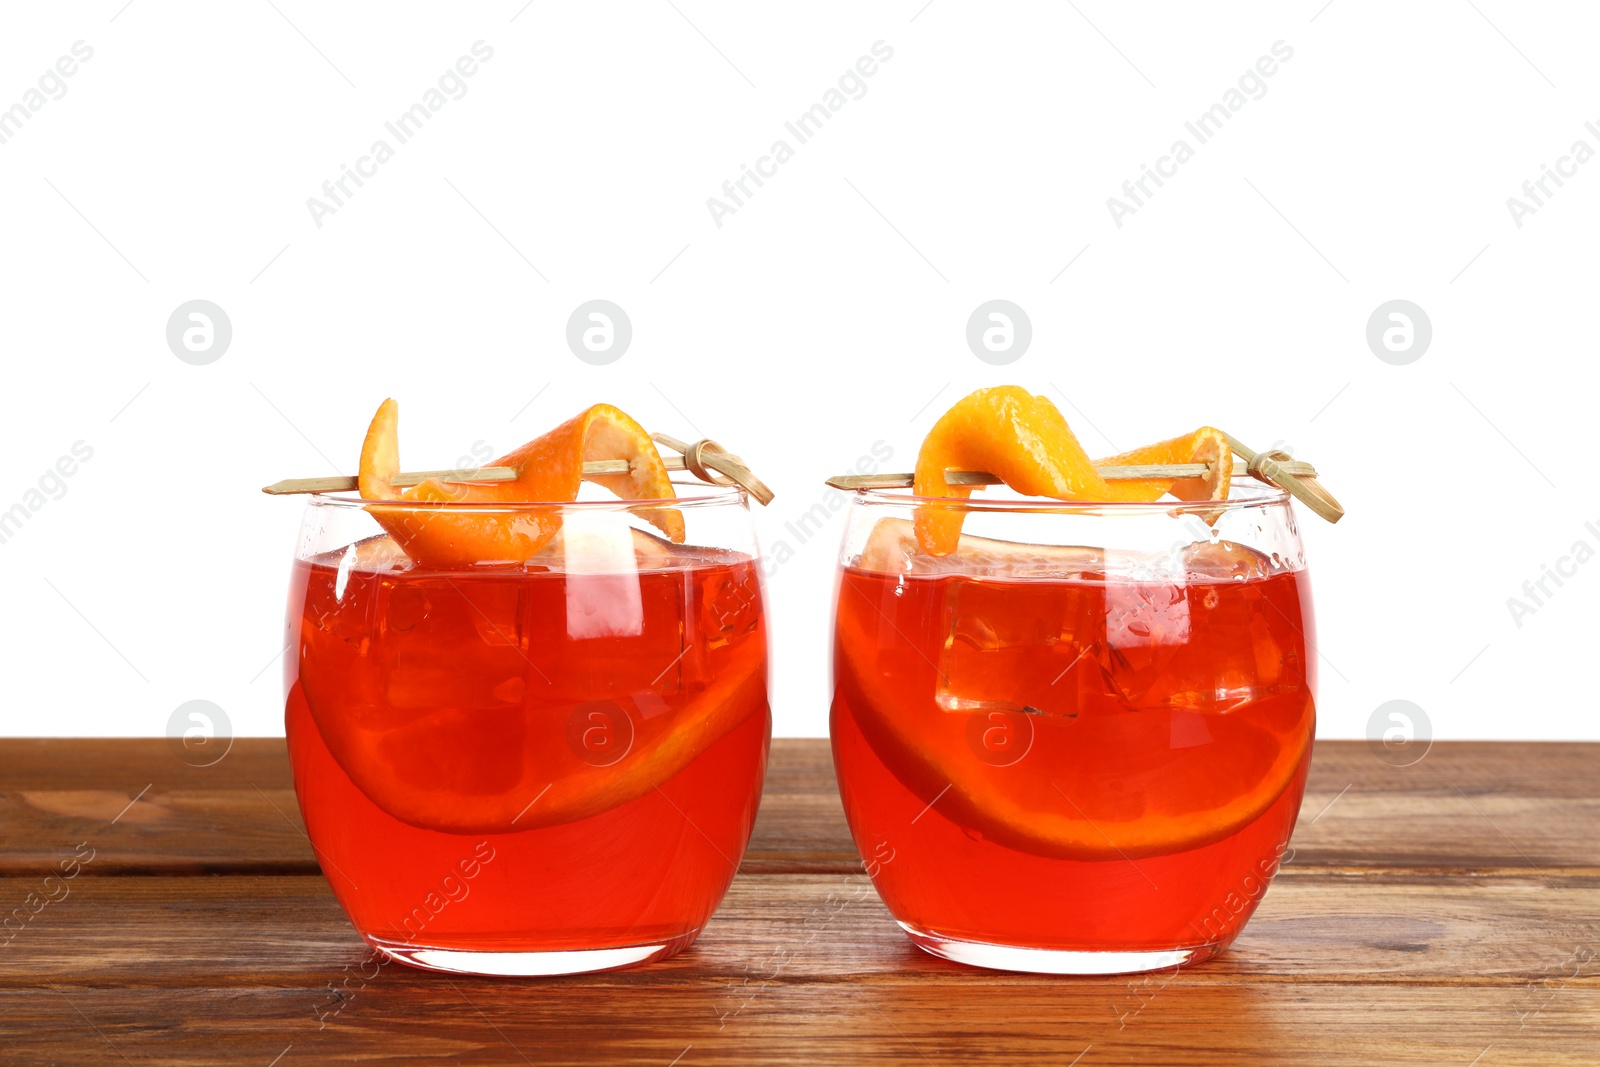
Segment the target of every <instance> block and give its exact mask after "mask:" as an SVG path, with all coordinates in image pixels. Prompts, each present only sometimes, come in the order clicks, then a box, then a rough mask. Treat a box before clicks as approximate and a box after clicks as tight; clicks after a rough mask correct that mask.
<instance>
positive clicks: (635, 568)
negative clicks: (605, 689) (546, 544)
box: [561, 512, 644, 641]
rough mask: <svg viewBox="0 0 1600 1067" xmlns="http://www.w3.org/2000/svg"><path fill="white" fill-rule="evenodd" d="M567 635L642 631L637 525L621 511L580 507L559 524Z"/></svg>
mask: <svg viewBox="0 0 1600 1067" xmlns="http://www.w3.org/2000/svg"><path fill="white" fill-rule="evenodd" d="M561 541H562V545H561V569H562V570H563V571H564V572H565V573H566V576H567V581H566V587H567V636H568V637H569V638H571V639H572V640H574V641H582V640H585V639H588V638H594V637H637V636H638V635H639V634H640V633H642V632H643V631H644V605H643V603H642V602H641V601H640V599H639V560H638V557H637V556H636V555H635V551H634V538H633V529H632V527H630V526H629V525H628V523H627V520H626V519H625V518H624V517H623V516H621V515H618V514H614V513H607V512H599V513H585V512H576V513H574V514H571V515H568V516H566V517H565V519H564V521H563V522H562V525H561Z"/></svg>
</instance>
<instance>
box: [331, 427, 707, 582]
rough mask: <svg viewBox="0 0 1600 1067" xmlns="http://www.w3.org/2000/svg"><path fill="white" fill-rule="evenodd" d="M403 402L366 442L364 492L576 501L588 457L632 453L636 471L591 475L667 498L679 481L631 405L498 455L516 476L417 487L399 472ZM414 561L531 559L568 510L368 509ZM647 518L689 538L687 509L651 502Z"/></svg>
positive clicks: (618, 490) (393, 497)
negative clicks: (406, 484) (399, 485)
mask: <svg viewBox="0 0 1600 1067" xmlns="http://www.w3.org/2000/svg"><path fill="white" fill-rule="evenodd" d="M399 424H400V408H399V405H398V404H396V403H395V402H394V401H393V400H385V401H384V402H383V403H382V404H380V405H379V406H378V410H377V413H376V414H374V415H373V417H372V423H371V424H370V425H369V426H368V428H367V436H366V439H365V440H364V441H363V442H362V445H361V466H360V471H359V477H358V479H357V482H358V486H359V490H360V493H361V496H362V497H363V498H364V499H367V500H372V501H393V502H395V503H403V504H408V505H410V504H450V503H456V504H460V503H469V504H517V503H525V502H551V503H561V502H566V501H572V500H576V499H578V489H579V487H580V486H581V485H582V484H583V481H584V477H585V476H584V473H583V465H584V463H586V462H588V461H590V460H608V459H625V460H627V461H628V465H629V469H628V470H627V471H625V472H622V473H618V474H599V475H593V476H591V477H590V478H589V480H590V481H593V482H595V483H597V484H599V485H601V486H603V487H605V488H606V489H608V490H610V491H611V492H613V493H615V494H616V495H617V496H619V497H621V498H622V499H624V500H669V499H671V498H672V497H673V496H674V495H676V494H675V493H674V491H673V487H672V482H671V480H670V478H669V477H668V475H667V469H666V466H665V465H664V464H663V463H662V462H661V454H660V453H659V452H657V451H656V447H655V444H654V443H653V442H652V441H651V440H650V435H649V433H647V432H646V431H645V429H644V427H642V426H640V425H639V424H638V423H637V422H635V421H634V420H633V419H632V418H630V417H629V416H628V415H627V414H626V413H625V412H623V411H621V410H620V409H618V408H615V407H612V406H611V405H610V404H596V405H594V406H593V407H591V408H588V409H587V410H585V411H582V412H580V413H579V414H577V415H575V416H574V417H572V418H570V419H568V420H567V421H566V422H564V423H562V424H561V425H560V426H557V427H556V428H555V429H553V430H551V431H549V432H548V433H546V434H543V435H541V436H539V437H536V438H534V439H533V440H532V441H529V442H528V443H527V444H525V445H523V446H522V447H520V448H517V449H515V450H513V451H512V452H509V453H507V454H506V455H504V456H502V457H501V458H499V459H497V460H495V461H494V462H493V463H492V464H491V466H496V467H510V468H512V469H513V470H515V471H516V472H517V477H516V478H515V479H514V480H512V481H508V482H491V483H466V482H454V483H446V482H441V481H439V480H438V479H436V478H430V479H428V480H427V481H425V482H422V483H421V484H419V485H416V486H414V487H412V488H410V489H396V488H395V486H394V483H393V479H394V476H395V475H396V474H397V473H399V470H400V446H399ZM368 510H369V511H371V512H372V514H373V516H374V518H376V519H377V520H378V522H379V524H381V525H382V526H383V528H384V529H385V530H387V531H388V532H389V535H390V536H391V537H393V538H394V539H395V541H396V542H397V543H399V545H400V547H401V548H403V549H404V550H405V552H406V554H407V555H408V556H410V557H411V558H412V559H414V560H416V561H418V562H420V563H425V564H427V565H430V566H445V565H470V564H475V563H494V562H516V563H520V562H524V561H526V560H527V559H528V558H529V557H531V556H533V555H534V554H535V553H537V552H538V551H539V550H540V549H541V548H543V547H544V546H545V545H546V544H547V543H549V541H550V539H551V538H553V537H554V536H555V535H556V533H557V532H558V531H559V530H560V529H561V516H560V513H559V512H558V511H556V510H554V509H552V510H551V511H549V512H538V511H515V510H506V511H495V510H492V509H489V508H485V509H483V511H482V513H481V514H480V513H473V512H472V511H471V510H466V509H463V510H459V511H449V510H444V509H439V510H437V511H435V510H431V509H428V508H412V507H405V508H399V507H397V508H384V507H382V506H381V505H374V506H371V507H369V508H368ZM644 517H645V518H646V519H648V520H649V521H650V522H651V523H652V524H653V525H655V526H656V527H657V528H659V529H660V530H661V532H662V533H664V534H666V535H667V536H668V537H669V538H671V539H672V540H673V541H674V542H677V543H679V544H681V543H682V542H683V539H684V524H683V513H682V512H680V511H678V510H677V509H676V508H653V509H650V510H648V511H646V512H644Z"/></svg>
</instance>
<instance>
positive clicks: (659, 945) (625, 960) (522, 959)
mask: <svg viewBox="0 0 1600 1067" xmlns="http://www.w3.org/2000/svg"><path fill="white" fill-rule="evenodd" d="M699 935H700V931H699V930H692V931H690V932H689V933H687V934H681V935H679V936H678V937H674V938H671V939H670V940H667V941H655V942H651V943H650V944H645V945H623V946H621V947H620V948H591V949H558V950H547V951H536V952H479V951H472V950H464V949H455V948H429V947H427V946H426V945H412V944H406V943H404V942H400V941H386V940H384V939H383V938H381V937H369V938H367V942H368V943H369V944H370V945H372V947H373V948H375V949H377V950H378V951H379V952H382V953H383V954H384V955H385V956H388V957H389V958H390V959H392V960H398V961H399V962H401V963H405V964H409V965H411V966H412V967H420V968H421V969H423V970H425V971H445V972H448V973H450V974H478V975H488V976H500V977H514V978H539V977H548V976H551V975H561V974H589V973H591V972H593V971H614V970H617V969H619V968H622V967H634V966H637V965H639V964H642V963H654V962H655V961H656V960H664V959H666V958H667V957H668V956H675V955H677V954H678V953H679V952H682V951H683V950H684V949H686V948H688V947H689V946H690V945H691V944H692V943H693V942H694V939H695V938H696V937H698V936H699Z"/></svg>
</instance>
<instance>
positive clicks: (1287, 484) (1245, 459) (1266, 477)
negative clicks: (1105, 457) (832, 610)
mask: <svg viewBox="0 0 1600 1067" xmlns="http://www.w3.org/2000/svg"><path fill="white" fill-rule="evenodd" d="M1223 436H1224V437H1226V438H1227V439H1228V446H1229V447H1230V448H1232V449H1233V451H1234V452H1235V453H1236V458H1235V459H1234V461H1233V477H1235V478H1245V477H1250V478H1255V479H1256V480H1257V481H1261V482H1265V483H1266V484H1267V485H1270V486H1274V487H1276V488H1279V489H1282V490H1284V491H1285V492H1287V493H1288V494H1290V495H1291V496H1293V497H1294V498H1295V499H1296V500H1298V501H1300V502H1301V503H1302V504H1304V505H1305V506H1306V507H1308V508H1310V509H1311V510H1312V511H1313V512H1315V513H1316V514H1317V515H1319V516H1321V517H1322V518H1324V519H1327V520H1328V521H1329V522H1338V521H1339V520H1340V519H1342V518H1343V517H1344V506H1343V505H1342V504H1340V503H1339V501H1337V500H1335V499H1334V497H1333V494H1332V493H1330V492H1328V491H1327V490H1326V489H1324V488H1323V487H1322V484H1321V483H1320V482H1318V481H1317V469H1316V468H1315V467H1313V466H1312V465H1311V464H1309V463H1306V462H1305V461H1303V460H1298V459H1291V458H1289V454H1288V453H1287V452H1281V451H1277V452H1255V451H1253V450H1252V449H1250V448H1249V447H1247V446H1246V445H1245V444H1243V443H1242V442H1241V441H1240V440H1239V439H1238V438H1236V437H1234V436H1232V435H1231V434H1223ZM1095 470H1096V471H1097V472H1098V473H1099V475H1100V477H1102V478H1104V479H1105V480H1106V481H1112V482H1114V481H1140V480H1143V479H1145V478H1200V477H1204V476H1205V475H1207V474H1209V473H1210V472H1211V467H1210V466H1209V465H1208V464H1205V463H1150V464H1142V465H1137V466H1136V465H1131V464H1130V465H1126V466H1110V465H1108V466H1102V467H1096V468H1095ZM944 478H945V482H946V484H949V485H1000V484H1001V483H1002V479H1000V478H997V477H995V476H994V475H992V474H990V473H989V472H987V471H946V472H945V475H944ZM914 482H915V476H914V475H911V474H837V475H834V476H833V477H832V478H829V479H828V483H827V484H829V485H831V486H833V487H834V488H835V489H845V490H856V489H902V488H907V487H909V486H911V485H912V484H913V483H914Z"/></svg>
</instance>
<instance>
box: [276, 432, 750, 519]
mask: <svg viewBox="0 0 1600 1067" xmlns="http://www.w3.org/2000/svg"><path fill="white" fill-rule="evenodd" d="M650 438H651V440H653V441H655V442H656V443H657V444H660V445H665V446H666V447H667V448H668V449H671V450H672V451H671V452H670V453H664V454H663V455H662V457H661V463H662V466H664V467H666V469H667V470H669V471H688V472H689V473H690V474H692V475H694V476H695V477H696V478H699V479H700V480H701V481H703V482H708V483H710V484H712V485H723V486H731V485H737V486H739V487H740V488H742V489H743V490H744V491H745V492H747V493H749V494H750V495H751V496H753V497H754V498H755V499H756V500H758V501H760V502H761V503H762V504H770V503H772V499H773V495H774V494H773V492H772V490H771V489H769V488H767V484H766V483H765V482H763V481H762V480H761V479H760V478H757V477H756V476H755V473H754V472H752V471H751V470H750V468H749V467H747V466H745V463H744V460H742V459H740V458H739V457H738V456H736V455H733V454H732V453H731V452H728V451H727V450H726V449H724V448H723V447H722V446H721V445H719V444H717V443H716V442H715V441H712V440H709V439H706V438H702V439H701V440H699V441H695V442H694V443H693V444H687V443H685V442H683V441H680V440H678V439H677V438H676V437H671V436H669V435H667V434H664V433H656V434H651V435H650ZM674 453H675V454H674ZM629 469H630V467H629V465H628V461H627V460H625V459H597V460H590V461H589V462H587V463H585V464H584V465H583V473H584V476H585V477H589V476H592V475H596V474H626V473H627V472H628V471H629ZM429 478H437V479H438V480H439V481H441V482H511V481H515V480H516V478H517V472H516V470H514V469H513V468H511V467H459V468H455V469H452V470H438V471H405V472H402V473H400V474H397V475H395V476H394V477H393V478H392V479H390V484H392V485H396V486H400V487H402V488H404V487H406V486H412V485H420V484H422V483H423V482H425V481H427V480H428V479H429ZM359 488H360V485H359V483H358V481H357V479H356V478H354V477H352V476H347V475H342V474H335V475H329V476H327V477H323V478H285V479H283V480H282V481H278V482H273V483H272V484H271V485H268V486H263V487H262V489H261V491H262V492H263V493H269V494H271V495H273V496H286V495H292V494H297V493H352V492H355V491H356V490H357V489H359Z"/></svg>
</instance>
